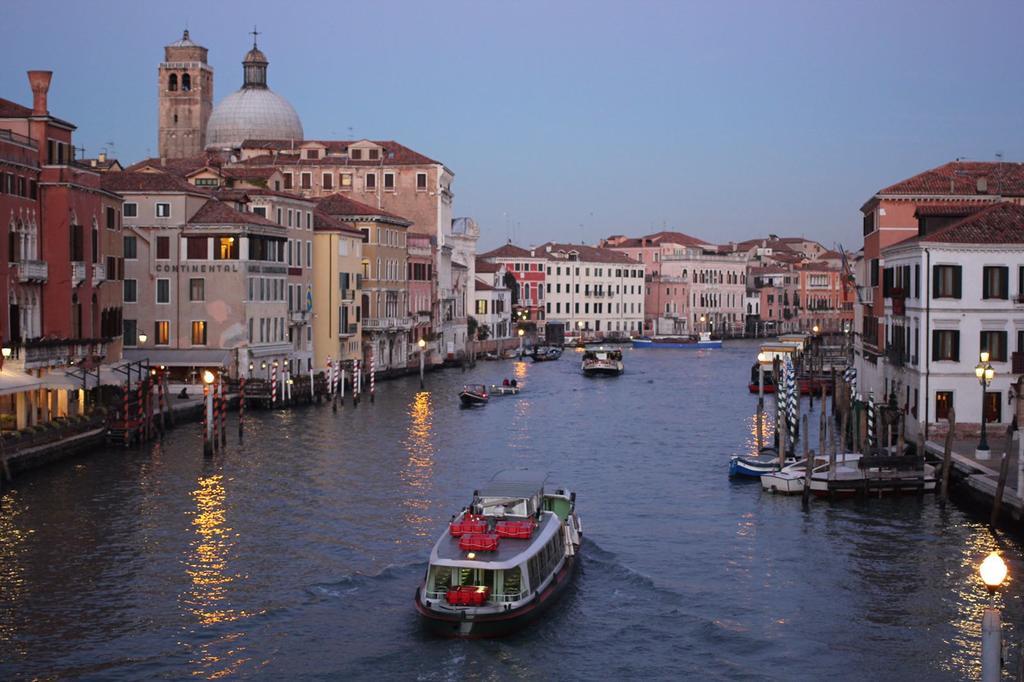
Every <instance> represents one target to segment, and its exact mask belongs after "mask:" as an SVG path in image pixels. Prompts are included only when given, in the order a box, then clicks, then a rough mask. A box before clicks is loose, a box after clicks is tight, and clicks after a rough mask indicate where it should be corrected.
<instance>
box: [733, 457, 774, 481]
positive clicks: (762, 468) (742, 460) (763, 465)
mask: <svg viewBox="0 0 1024 682" xmlns="http://www.w3.org/2000/svg"><path fill="white" fill-rule="evenodd" d="M778 470H779V460H778V458H777V457H765V456H761V457H733V458H732V459H730V460H729V475H730V476H734V477H735V476H739V477H744V478H756V479H758V480H760V478H761V477H762V476H764V475H765V474H771V473H774V472H776V471H778Z"/></svg>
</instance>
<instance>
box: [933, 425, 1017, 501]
mask: <svg viewBox="0 0 1024 682" xmlns="http://www.w3.org/2000/svg"><path fill="white" fill-rule="evenodd" d="M988 444H989V448H990V452H991V453H992V454H991V456H990V457H989V459H982V460H979V459H978V458H977V456H976V453H975V449H976V448H977V447H978V439H977V438H970V439H954V440H953V453H952V456H953V468H954V471H956V472H959V473H960V474H961V475H962V476H963V477H964V482H965V483H966V485H967V486H968V487H969V488H971V490H972V491H973V492H974V493H975V496H976V497H977V498H978V499H979V500H980V501H982V502H983V503H987V504H988V505H990V506H991V504H992V502H993V501H994V500H995V496H996V488H997V486H998V484H999V467H1000V463H1001V462H1002V457H1003V453H1004V452H1005V453H1007V454H1008V456H1009V460H1010V462H1009V469H1008V471H1007V475H1006V487H1005V488H1004V490H1003V508H1004V510H1005V511H1007V512H1010V513H1011V514H1013V516H1014V517H1017V518H1020V517H1021V516H1022V515H1024V499H1021V497H1020V495H1018V487H1017V486H1018V470H1017V462H1018V445H1017V441H1016V440H1011V439H1009V438H1008V437H1007V436H1006V434H1005V433H999V434H993V435H990V436H988ZM944 446H945V444H944V442H942V441H932V440H930V441H928V443H927V444H926V446H925V447H926V449H927V450H928V452H930V453H932V454H933V455H935V456H936V457H938V458H939V459H942V456H943V448H944Z"/></svg>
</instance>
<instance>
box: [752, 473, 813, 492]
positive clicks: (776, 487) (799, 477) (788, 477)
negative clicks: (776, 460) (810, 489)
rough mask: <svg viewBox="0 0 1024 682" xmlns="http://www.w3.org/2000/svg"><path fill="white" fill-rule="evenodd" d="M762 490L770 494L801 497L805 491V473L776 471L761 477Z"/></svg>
mask: <svg viewBox="0 0 1024 682" xmlns="http://www.w3.org/2000/svg"><path fill="white" fill-rule="evenodd" d="M761 488H762V489H763V490H765V491H767V492H770V493H778V494H781V495H799V494H800V493H802V492H803V491H804V473H803V472H800V473H792V472H788V471H775V472H772V473H770V474H765V475H763V476H761Z"/></svg>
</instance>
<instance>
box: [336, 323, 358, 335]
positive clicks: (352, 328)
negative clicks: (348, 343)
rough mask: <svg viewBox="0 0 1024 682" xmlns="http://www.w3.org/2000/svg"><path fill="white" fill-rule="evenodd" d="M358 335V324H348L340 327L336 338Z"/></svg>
mask: <svg viewBox="0 0 1024 682" xmlns="http://www.w3.org/2000/svg"><path fill="white" fill-rule="evenodd" d="M358 333H359V323H358V322H349V323H348V324H347V325H342V326H341V330H340V331H339V332H338V336H355V335H356V334H358Z"/></svg>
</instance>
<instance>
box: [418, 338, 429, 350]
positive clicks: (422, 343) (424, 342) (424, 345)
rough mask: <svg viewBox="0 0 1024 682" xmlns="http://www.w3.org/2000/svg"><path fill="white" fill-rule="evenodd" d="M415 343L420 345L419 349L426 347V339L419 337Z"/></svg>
mask: <svg viewBox="0 0 1024 682" xmlns="http://www.w3.org/2000/svg"><path fill="white" fill-rule="evenodd" d="M416 345H417V346H419V347H420V350H423V349H424V348H426V347H427V341H426V339H420V340H419V341H417V342H416Z"/></svg>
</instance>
